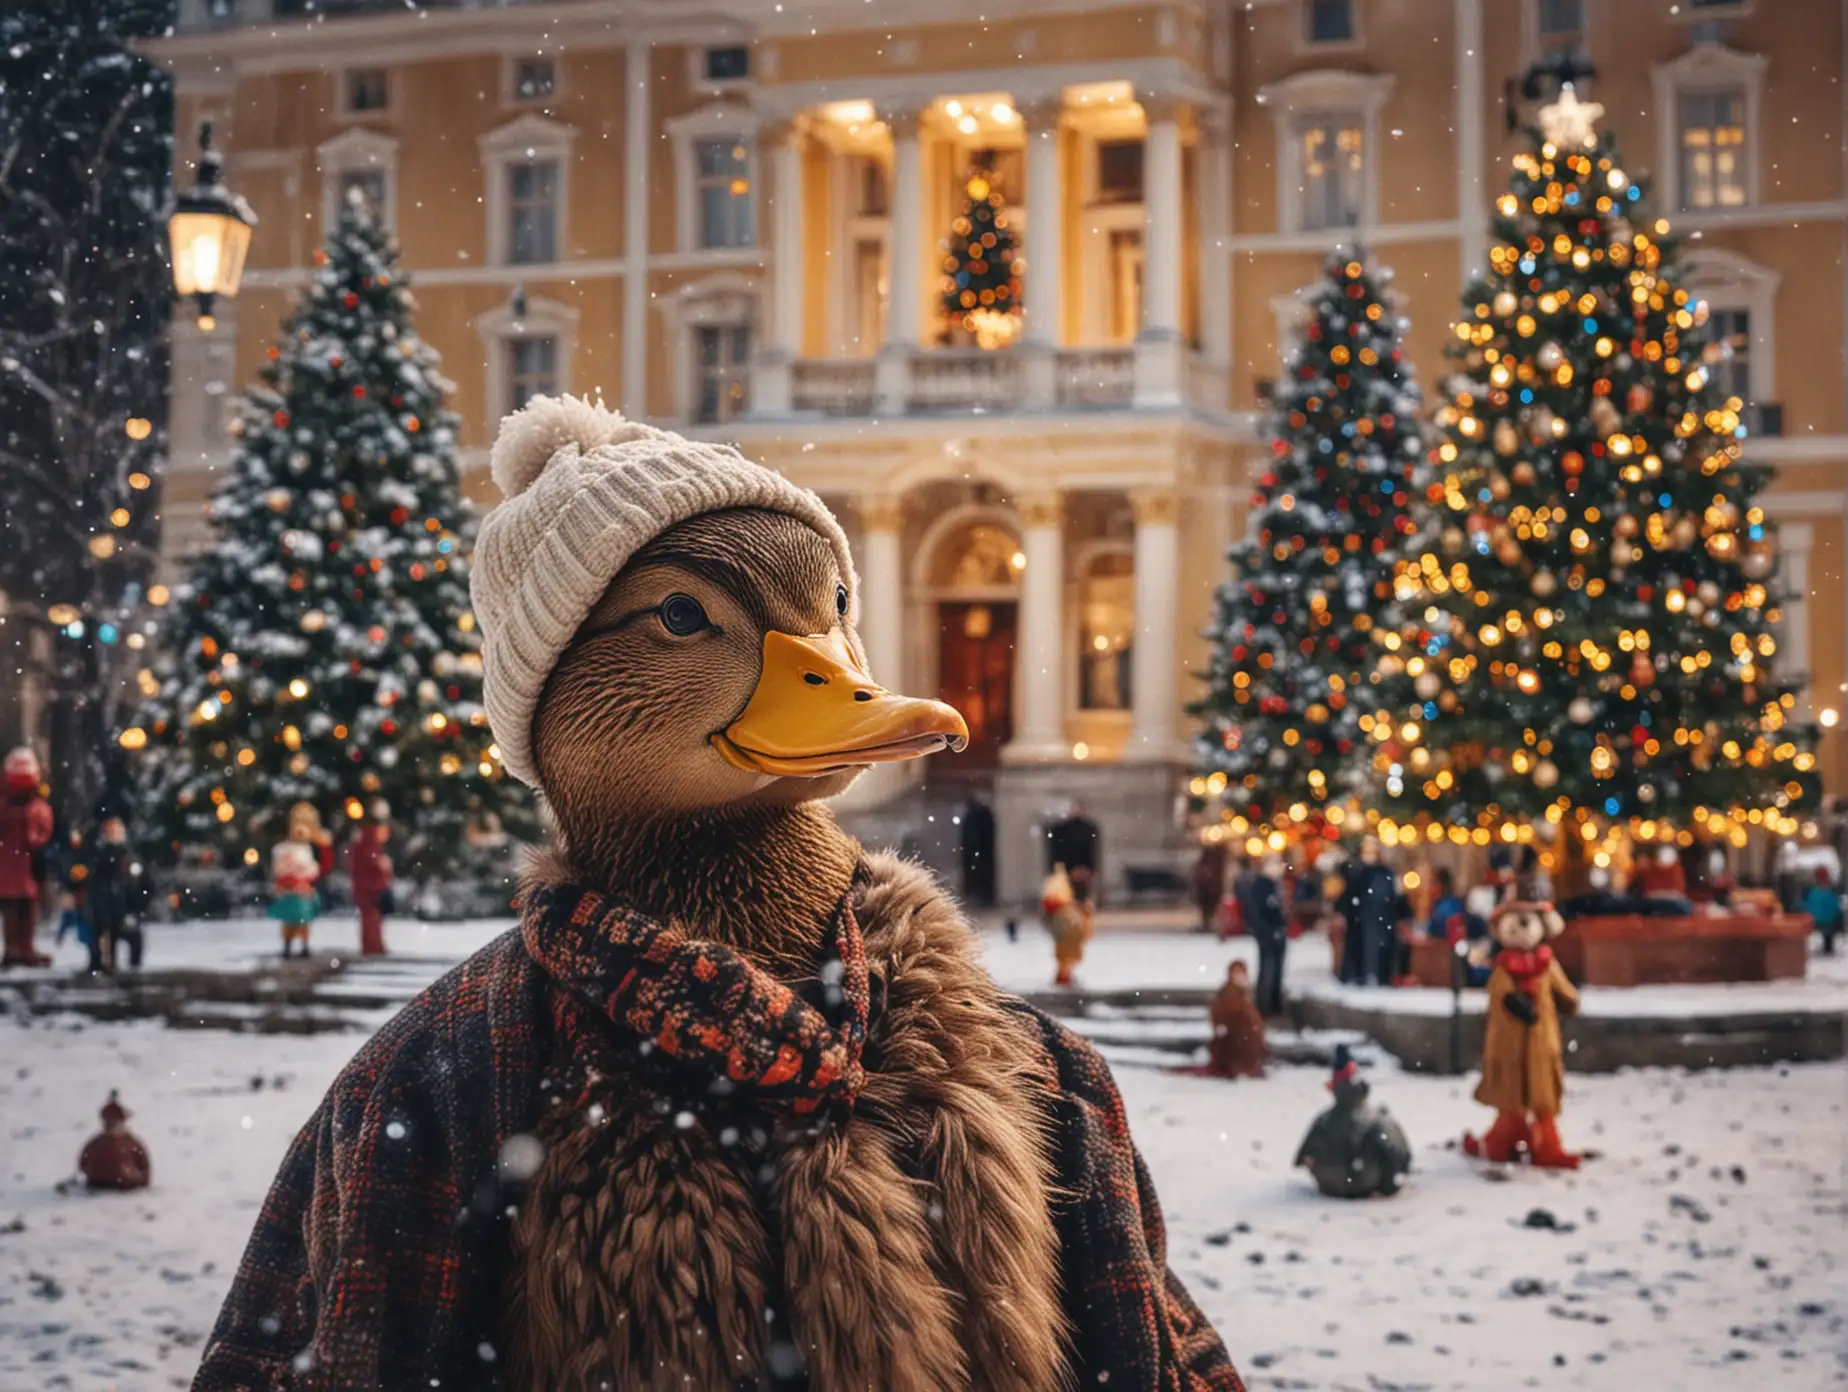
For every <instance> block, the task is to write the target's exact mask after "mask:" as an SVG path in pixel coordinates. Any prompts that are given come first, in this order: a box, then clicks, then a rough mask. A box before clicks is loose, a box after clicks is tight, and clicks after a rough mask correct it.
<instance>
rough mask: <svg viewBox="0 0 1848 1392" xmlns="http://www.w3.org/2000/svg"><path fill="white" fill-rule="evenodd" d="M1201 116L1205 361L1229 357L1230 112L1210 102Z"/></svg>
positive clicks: (1202, 339)
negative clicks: (1210, 104) (1210, 106)
mask: <svg viewBox="0 0 1848 1392" xmlns="http://www.w3.org/2000/svg"><path fill="white" fill-rule="evenodd" d="M1202 116H1203V119H1202V120H1201V123H1200V144H1199V147H1198V149H1197V152H1196V154H1195V159H1196V160H1197V161H1198V167H1199V171H1200V177H1199V213H1198V216H1199V223H1200V349H1201V351H1202V352H1203V353H1204V354H1205V355H1206V359H1207V361H1208V362H1211V363H1216V364H1226V363H1230V362H1231V361H1232V298H1231V281H1232V277H1231V274H1230V270H1231V260H1232V249H1231V246H1230V244H1229V243H1230V236H1231V229H1230V226H1229V223H1230V221H1231V216H1232V141H1231V137H1230V134H1229V130H1228V127H1229V125H1230V122H1231V114H1230V113H1229V112H1228V111H1227V110H1226V109H1225V108H1224V107H1214V108H1210V109H1208V110H1207V111H1205V112H1203V113H1202Z"/></svg>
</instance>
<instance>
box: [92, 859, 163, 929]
mask: <svg viewBox="0 0 1848 1392" xmlns="http://www.w3.org/2000/svg"><path fill="white" fill-rule="evenodd" d="M83 864H84V866H85V868H86V869H87V871H88V873H87V874H86V875H85V876H84V877H83V914H84V918H85V920H86V921H87V922H88V923H89V925H90V931H91V932H92V933H93V934H95V935H96V936H97V937H99V938H100V937H103V936H106V935H111V934H116V933H121V932H131V933H132V932H134V931H135V930H136V929H138V928H140V927H141V916H142V915H143V914H144V913H146V912H147V907H148V900H149V899H150V898H152V897H153V886H152V885H150V884H149V883H148V873H147V869H146V867H145V866H143V865H142V863H141V857H140V856H138V855H136V854H135V853H134V851H133V849H132V848H130V847H128V846H117V845H111V844H110V843H109V842H107V841H95V842H92V843H91V844H90V845H89V846H87V847H85V849H84V858H83Z"/></svg>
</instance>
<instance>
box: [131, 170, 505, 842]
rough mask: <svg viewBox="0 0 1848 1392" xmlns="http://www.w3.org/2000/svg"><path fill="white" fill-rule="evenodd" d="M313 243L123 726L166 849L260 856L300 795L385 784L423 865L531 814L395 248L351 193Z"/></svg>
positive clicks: (468, 531)
mask: <svg viewBox="0 0 1848 1392" xmlns="http://www.w3.org/2000/svg"><path fill="white" fill-rule="evenodd" d="M316 264H317V265H318V266H319V270H318V271H317V272H316V273H315V277H314V280H313V282H312V284H311V285H310V286H309V288H308V290H307V292H306V295H305V296H304V299H303V302H302V304H301V307H300V308H299V310H298V311H297V312H296V314H295V315H294V316H293V317H292V318H291V319H290V320H289V321H288V322H287V324H285V326H284V334H283V338H282V341H281V343H280V344H279V345H278V346H276V347H273V348H271V349H270V350H269V361H268V362H267V363H266V364H265V366H264V368H263V370H262V373H261V378H262V381H261V384H260V385H257V386H254V387H252V388H251V389H250V391H249V392H248V394H247V395H246V397H245V400H244V409H243V412H242V414H241V416H240V418H239V420H238V421H237V423H236V424H235V426H234V427H233V433H234V434H235V436H236V438H237V448H236V450H235V451H234V452H233V454H232V457H231V462H230V467H229V470H228V474H227V477H226V479H225V482H224V484H223V486H222V487H221V488H220V489H219V491H218V493H217V495H216V496H215V497H214V498H213V500H212V507H211V516H212V522H213V526H214V529H215V531H216V540H215V542H214V543H213V545H211V546H210V547H209V548H208V549H206V550H205V551H202V552H201V553H199V554H198V555H197V556H195V557H193V558H192V559H191V560H190V561H189V563H188V565H187V568H186V575H185V579H184V582H183V583H182V584H180V585H179V586H177V587H176V588H175V590H174V595H173V603H172V606H171V608H170V609H169V610H168V622H167V624H166V627H165V629H164V631H163V633H162V634H161V638H160V650H161V656H160V658H159V659H158V661H157V662H156V663H155V665H154V666H153V667H152V668H150V669H147V670H144V671H143V672H142V673H141V675H140V682H141V686H142V691H143V693H144V695H145V697H146V699H145V700H144V702H143V705H142V708H141V710H140V712H139V713H138V717H137V719H136V721H135V723H134V724H133V725H132V726H131V727H130V728H128V729H127V730H125V731H123V733H122V735H121V737H120V743H121V745H122V747H123V748H125V749H128V750H131V751H137V764H138V770H137V771H138V775H139V777H138V782H139V785H140V791H141V794H142V798H141V800H142V811H141V817H140V819H139V820H140V824H141V826H142V827H143V829H144V830H145V831H146V832H147V833H148V835H149V837H150V839H151V840H152V841H153V842H154V843H155V844H154V850H155V851H156V852H157V853H159V854H160V855H161V858H163V859H166V858H171V857H173V856H177V855H185V854H187V853H188V852H191V853H193V854H194V855H195V856H196V857H197V858H199V859H201V860H204V861H217V862H219V863H223V864H228V865H231V866H236V865H240V864H241V865H244V866H252V867H255V866H259V865H264V864H267V863H268V850H269V847H270V845H271V844H272V843H274V842H275V841H277V840H279V839H281V837H282V836H283V834H284V827H285V826H286V824H287V821H288V814H289V809H290V808H291V807H292V806H293V805H294V804H295V803H297V802H308V803H311V804H313V805H314V806H315V807H316V808H317V809H318V810H319V811H320V813H321V816H322V819H323V820H324V821H326V822H329V823H339V822H344V821H345V820H346V819H348V818H356V817H358V816H360V815H362V814H363V813H364V812H365V811H366V810H368V809H369V808H370V807H371V806H372V805H373V804H374V802H375V801H377V800H381V799H382V800H383V801H384V802H385V803H386V805H387V806H388V807H389V809H390V817H391V820H392V822H393V824H394V826H395V827H396V828H397V830H398V832H399V834H400V836H401V838H402V840H401V841H400V842H399V843H398V844H399V847H400V849H398V850H396V852H395V856H394V858H395V859H397V861H398V863H399V869H400V871H401V872H404V871H406V870H411V871H416V872H421V873H423V874H425V875H434V874H438V873H442V872H446V871H449V870H451V869H454V868H455V867H457V866H458V865H465V864H468V863H469V862H470V861H473V860H475V859H477V857H476V856H475V855H474V854H473V850H474V847H475V846H476V845H483V844H490V843H492V842H494V841H496V840H504V837H503V836H502V835H501V833H505V834H507V835H512V836H516V837H517V836H528V837H529V836H531V835H533V834H534V832H535V831H536V826H535V822H534V818H533V814H532V812H531V808H530V802H529V800H528V799H527V797H526V796H525V791H524V789H522V788H520V787H519V785H518V784H517V783H515V782H514V781H513V780H511V779H509V778H508V777H507V776H506V773H505V771H504V770H503V769H502V767H501V765H500V761H499V758H498V756H497V751H496V749H495V747H494V744H493V737H492V735H491V733H490V731H489V729H488V722H487V715H486V712H485V711H484V710H483V708H482V705H481V655H480V635H479V633H478V632H477V630H476V626H475V620H474V615H473V614H472V613H471V612H470V611H469V599H468V578H467V577H468V565H467V559H466V557H467V553H468V549H469V542H470V539H471V535H472V532H473V523H472V518H471V517H470V514H469V512H468V508H467V505H466V503H465V502H464V500H463V498H462V495H461V489H460V484H459V479H458V475H457V468H456V458H455V424H456V422H455V417H454V416H453V415H452V414H450V413H449V412H448V411H446V410H444V409H443V395H444V392H445V391H446V390H447V388H448V383H446V382H445V381H444V380H443V378H442V377H441V375H440V374H439V372H438V369H437V357H436V354H435V352H434V351H433V350H432V349H431V348H430V347H429V346H428V345H427V344H425V343H423V342H422V341H421V340H420V339H419V338H418V337H417V335H416V334H415V333H414V332H413V330H412V324H411V311H412V308H413V305H412V300H411V296H410V291H409V289H408V288H407V286H406V284H405V281H404V279H403V277H401V276H400V275H399V274H398V272H397V247H396V246H395V244H393V243H392V242H391V241H390V239H389V238H388V237H387V236H386V234H385V233H384V232H383V231H382V230H380V229H379V228H378V227H377V226H376V225H374V224H373V222H372V221H371V219H370V217H369V216H368V215H367V214H366V213H365V212H364V211H363V209H362V208H361V207H360V205H359V204H358V203H357V202H354V203H350V204H349V205H348V206H347V207H346V209H345V210H344V211H343V212H342V215H341V218H340V222H339V225H338V227H337V228H336V229H335V231H334V233H333V236H332V237H331V238H330V240H329V242H328V246H327V249H326V251H324V252H321V253H318V254H317V256H316ZM503 859H504V857H503Z"/></svg>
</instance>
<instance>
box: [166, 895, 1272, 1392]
mask: <svg viewBox="0 0 1848 1392" xmlns="http://www.w3.org/2000/svg"><path fill="white" fill-rule="evenodd" d="M559 998H560V993H559V992H558V991H557V990H556V989H555V988H554V986H553V985H552V984H551V982H550V979H549V978H547V977H546V976H545V974H544V973H543V972H542V971H541V970H540V968H539V967H538V966H537V965H536V964H535V963H534V962H533V960H532V958H531V957H530V956H529V955H528V954H527V952H526V949H525V947H524V945H523V944H522V942H521V938H520V934H519V933H518V932H517V931H515V932H511V933H509V934H507V935H506V936H505V937H502V938H500V939H499V940H498V941H496V942H494V943H492V944H490V945H489V946H488V947H487V948H485V949H483V950H482V951H481V952H479V953H477V954H476V955H475V956H474V957H473V958H471V959H470V960H469V961H467V962H465V963H463V964H462V965H461V966H460V967H458V968H456V969H455V970H454V971H452V972H450V973H449V974H448V975H447V976H445V977H444V978H443V979H442V980H441V981H439V982H437V983H436V984H435V985H434V986H432V987H431V988H430V989H429V990H428V991H426V992H424V993H423V994H422V995H421V996H419V997H418V998H417V999H416V1000H415V1001H413V1002H412V1003H411V1004H410V1005H409V1006H407V1007H406V1008H405V1009H404V1010H403V1011H402V1012H401V1013H400V1014H399V1015H398V1016H397V1017H396V1018H394V1019H393V1020H392V1021H391V1023H390V1024H388V1025H387V1026H386V1027H385V1028H384V1029H383V1030H381V1031H380V1032H379V1034H377V1035H376V1036H375V1037H374V1038H373V1039H371V1040H370V1041H368V1043H367V1044H366V1045H365V1046H364V1047H363V1048H362V1049H361V1050H360V1052H359V1054H358V1055H357V1056H356V1057H355V1058H354V1060H353V1062H352V1063H351V1064H349V1065H348V1066H347V1068H346V1070H345V1071H344V1072H343V1073H342V1074H341V1075H340V1077H339V1078H338V1079H337V1080H336V1082H335V1083H334V1086H333V1088H332V1090H331V1091H330V1092H329V1094H328V1096H327V1098H326V1099H325V1101H323V1103H322V1104H321V1107H320V1109H319V1110H318V1111H317V1112H316V1113H315V1115H314V1117H313V1118H312V1119H311V1120H310V1121H309V1123H308V1125H307V1126H306V1127H305V1128H304V1129H303V1130H302V1132H301V1134H300V1135H299V1136H297V1137H296V1139H295V1143H294V1144H293V1145H292V1146H291V1147H290V1150H289V1153H288V1156H287V1158H286V1159H285V1160H284V1161H283V1166H282V1171H281V1173H280V1174H279V1175H278V1176H277V1179H276V1183H275V1185H274V1187H273V1188H272V1189H271V1191H270V1194H269V1197H268V1199H267V1200H266V1201H265V1203H264V1206H263V1211H262V1214H261V1215H260V1217H259V1218H258V1220H257V1225H256V1230H255V1232H254V1233H253V1234H252V1236H251V1239H250V1245H249V1248H248V1249H247V1250H246V1252H245V1254H244V1260H243V1264H242V1266H241V1267H240V1268H239V1270H238V1274H237V1278H236V1280H235V1282H234V1283H233V1285H232V1288H231V1293H230V1295H229V1297H228V1298H227V1300H226V1302H225V1307H224V1309H223V1311H222V1312H221V1313H220V1315H219V1318H218V1323H217V1326H216V1328H214V1330H213V1331H212V1337H211V1341H210V1342H209V1344H208V1345H207V1347H206V1350H205V1356H204V1361H203V1364H202V1366H201V1368H200V1370H199V1374H198V1377H197V1379H196V1380H195V1381H194V1383H193V1389H194V1392H272V1390H274V1392H280V1389H285V1388H287V1389H294V1390H295V1392H333V1389H341V1392H352V1390H353V1389H368V1392H370V1390H371V1389H378V1392H399V1389H410V1388H418V1389H439V1390H440V1389H465V1388H492V1387H495V1386H497V1385H499V1376H498V1374H499V1366H500V1364H499V1359H500V1353H499V1347H498V1341H499V1338H500V1330H499V1316H500V1312H501V1310H502V1308H503V1302H502V1299H501V1281H502V1276H503V1267H504V1261H505V1251H504V1243H505V1234H504V1227H505V1215H506V1211H507V1209H508V1206H509V1205H510V1204H512V1203H515V1202H517V1199H518V1182H519V1180H520V1179H521V1178H523V1177H524V1176H525V1175H526V1174H528V1173H529V1169H528V1166H529V1165H530V1163H531V1160H530V1158H529V1157H528V1156H526V1155H524V1154H523V1153H522V1152H523V1151H524V1150H527V1149H530V1148H529V1147H525V1146H523V1144H522V1143H521V1142H520V1141H519V1140H514V1141H513V1143H512V1144H509V1140H510V1138H517V1137H523V1136H524V1135H526V1134H527V1133H528V1132H529V1131H530V1130H531V1128H532V1127H533V1125H534V1124H535V1122H536V1120H537V1118H538V1116H539V1110H540V1108H539V1104H540V1094H541V1085H542V1072H543V1070H544V1067H545V1065H546V1062H547V1061H548V1060H549V1059H555V1058H559V1057H563V1056H566V1051H568V1049H569V1045H570V1040H569V1038H568V1037H561V1034H562V1036H568V1034H569V1032H570V1031H571V1030H572V1029H574V1028H577V1027H578V1026H577V1025H575V1024H573V1023H572V1021H573V1018H574V1017H573V1016H572V1014H571V1012H569V1011H567V1010H563V1009H561V1008H560V1004H559ZM1014 1008H1016V1009H1018V1010H1019V1011H1021V1012H1023V1013H1025V1014H1028V1015H1030V1016H1031V1017H1032V1018H1033V1020H1034V1022H1035V1024H1036V1025H1037V1027H1038V1030H1039V1032H1040V1038H1041V1040H1042V1041H1043V1043H1044V1047H1045V1051H1046V1059H1045V1062H1046V1066H1047V1067H1046V1074H1047V1079H1048V1089H1047V1097H1046V1104H1047V1106H1048V1108H1049V1110H1050V1112H1051V1114H1052V1116H1053V1118H1054V1121H1055V1126H1054V1135H1055V1137H1056V1144H1057V1155H1056V1157H1055V1161H1056V1168H1057V1182H1058V1186H1059V1192H1060V1195H1061V1198H1060V1199H1059V1200H1058V1202H1057V1203H1056V1205H1055V1210H1054V1213H1055V1220H1056V1222H1057V1225H1058V1233H1059V1239H1060V1247H1061V1250H1060V1268H1061V1273H1060V1274H1061V1281H1060V1284H1061V1298H1062V1301H1063V1304H1064V1307H1065V1312H1066V1316H1067V1321H1068V1323H1069V1326H1070V1328H1071V1329H1072V1331H1073V1349H1072V1356H1071V1363H1072V1372H1073V1373H1074V1374H1075V1377H1074V1383H1073V1385H1075V1386H1081V1387H1087V1388H1088V1387H1098V1386H1108V1387H1109V1388H1110V1389H1111V1392H1243V1383H1242V1382H1241V1381H1240V1380H1239V1376H1238V1374H1237V1373H1236V1372H1235V1371H1234V1369H1233V1367H1232V1364H1231V1361H1230V1360H1229V1359H1228V1358H1227V1356H1226V1353H1225V1350H1224V1348H1223V1347H1222V1346H1221V1344H1220V1341H1219V1337H1218V1335H1216V1334H1215V1333H1214V1332H1213V1329H1212V1327H1211V1326H1210V1325H1209V1324H1208V1323H1207V1322H1206V1319H1205V1318H1204V1317H1203V1316H1202V1315H1201V1313H1200V1311H1199V1310H1198V1308H1197V1307H1196V1306H1195V1305H1194V1303H1193V1301H1192V1299H1191V1298H1189V1296H1188V1294H1187V1292H1186V1291H1185V1289H1183V1288H1182V1286H1181V1284H1180V1282H1179V1281H1178V1280H1177V1279H1176V1278H1175V1276H1174V1275H1173V1273H1171V1272H1170V1271H1169V1270H1168V1268H1167V1255H1166V1236H1165V1232H1164V1229H1163V1226H1162V1219H1161V1210H1160V1208H1159V1206H1158V1205H1157V1203H1156V1199H1155V1192H1154V1189H1153V1187H1152V1186H1151V1184H1150V1182H1149V1177H1148V1172H1147V1170H1146V1169H1144V1167H1143V1164H1142V1160H1141V1157H1140V1156H1138V1155H1137V1154H1136V1151H1135V1148H1134V1146H1133V1145H1132V1144H1131V1142H1130V1138H1129V1130H1128V1125H1127V1123H1126V1121H1125V1119H1124V1114H1123V1104H1122V1100H1121V1098H1120V1097H1119V1096H1118V1095H1117V1090H1116V1087H1115V1084H1114V1083H1113V1082H1112V1080H1111V1077H1110V1073H1109V1070H1108V1069H1107V1068H1106V1067H1105V1065H1104V1063H1103V1061H1102V1060H1101V1059H1100V1058H1098V1056H1097V1055H1096V1053H1095V1052H1094V1051H1093V1050H1092V1049H1091V1047H1090V1046H1089V1045H1088V1044H1086V1043H1085V1042H1084V1041H1083V1040H1081V1039H1079V1038H1077V1037H1076V1036H1075V1035H1073V1034H1071V1033H1070V1032H1068V1031H1067V1030H1065V1029H1064V1028H1063V1027H1062V1026H1060V1025H1059V1024H1057V1023H1056V1022H1055V1021H1053V1020H1052V1019H1051V1018H1049V1017H1047V1016H1045V1015H1043V1014H1041V1013H1040V1012H1038V1011H1035V1010H1033V1009H1032V1007H1030V1006H1028V1005H1027V1004H1025V1003H1024V1002H1017V1003H1016V1004H1015V1006H1014ZM1055 1079H1056V1082H1055V1081H1054V1080H1055Z"/></svg>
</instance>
